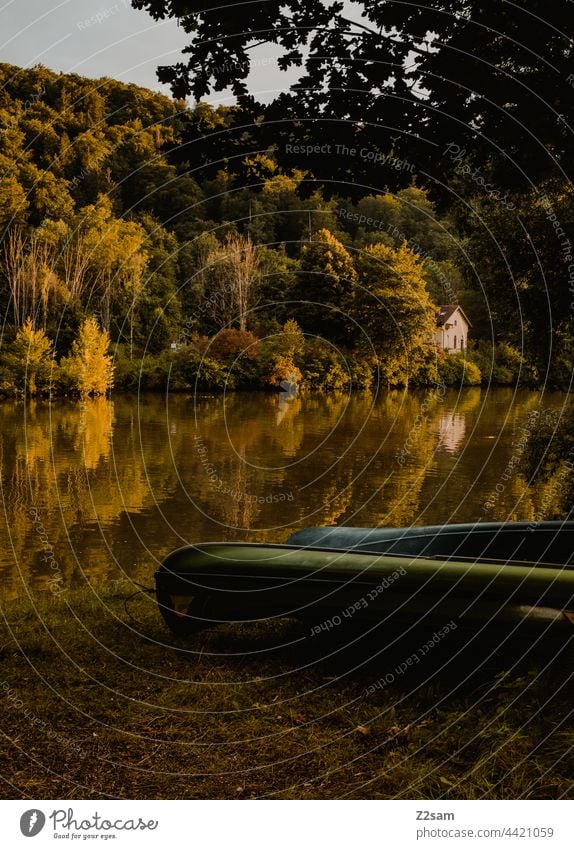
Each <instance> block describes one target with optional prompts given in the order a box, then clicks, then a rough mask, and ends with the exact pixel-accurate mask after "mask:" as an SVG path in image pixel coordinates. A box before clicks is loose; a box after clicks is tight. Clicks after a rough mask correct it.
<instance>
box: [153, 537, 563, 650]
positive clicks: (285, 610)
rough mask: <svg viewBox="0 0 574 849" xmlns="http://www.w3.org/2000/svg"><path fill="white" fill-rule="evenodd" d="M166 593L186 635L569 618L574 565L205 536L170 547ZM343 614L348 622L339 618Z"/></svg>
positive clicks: (161, 595) (172, 620) (163, 583)
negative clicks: (288, 622) (276, 622)
mask: <svg viewBox="0 0 574 849" xmlns="http://www.w3.org/2000/svg"><path fill="white" fill-rule="evenodd" d="M156 586H157V593H158V602H159V604H160V609H161V611H162V615H163V616H164V619H165V621H166V623H167V624H168V625H169V627H170V628H171V629H172V630H173V631H175V632H176V633H178V634H185V633H191V632H193V631H195V630H198V629H200V628H202V627H209V626H211V625H215V624H218V623H220V622H229V621H250V620H256V619H262V618H269V617H285V616H289V617H296V618H298V619H301V620H303V621H305V622H307V623H309V624H313V623H314V624H315V625H318V624H320V623H322V622H326V621H329V620H333V619H334V620H335V624H344V623H345V622H347V623H349V622H351V621H353V622H355V623H357V622H359V621H368V622H373V621H374V622H381V623H384V622H385V621H386V620H390V619H392V620H396V619H397V618H400V619H403V620H408V621H411V622H412V621H417V620H418V619H420V618H421V617H433V618H437V619H444V618H453V617H456V618H457V619H459V620H463V621H464V623H468V624H471V623H480V622H482V623H487V622H491V623H494V622H512V621H518V620H524V619H526V620H528V621H529V622H531V623H532V624H533V625H540V624H541V623H546V624H548V623H550V622H552V623H553V624H554V625H557V624H560V625H563V626H567V627H571V625H570V623H569V620H568V617H567V616H566V615H565V614H564V613H563V611H565V610H568V609H570V608H571V607H572V606H574V571H573V570H571V569H568V568H564V567H562V568H556V567H551V566H541V565H533V564H526V563H520V564H511V565H506V564H500V563H483V562H480V563H472V562H468V561H466V562H465V561H456V560H450V559H444V558H438V559H434V560H431V559H428V558H423V557H420V556H418V557H412V556H400V555H397V554H392V555H389V554H379V553H372V552H364V551H353V550H339V549H335V548H329V549H319V548H315V547H309V548H302V547H300V546H293V545H269V546H264V545H252V544H224V543H206V544H203V545H197V546H186V547H184V548H182V549H178V550H177V551H175V552H173V553H172V554H170V555H169V556H168V557H167V558H166V559H165V561H164V562H163V563H162V565H161V567H160V569H159V570H158V572H157V573H156ZM339 620H340V622H339Z"/></svg>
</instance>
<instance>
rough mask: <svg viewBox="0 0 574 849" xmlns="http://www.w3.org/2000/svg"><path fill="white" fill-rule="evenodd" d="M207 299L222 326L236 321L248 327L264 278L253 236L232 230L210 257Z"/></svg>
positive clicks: (241, 327)
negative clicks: (250, 311)
mask: <svg viewBox="0 0 574 849" xmlns="http://www.w3.org/2000/svg"><path fill="white" fill-rule="evenodd" d="M206 265H207V269H206V274H207V275H208V282H207V286H206V292H205V298H206V303H208V304H209V305H210V309H211V311H212V314H213V315H214V317H215V315H217V317H218V318H219V327H224V326H225V325H227V324H231V323H235V322H237V324H238V325H239V329H240V330H242V331H244V330H246V329H247V315H248V312H249V309H250V307H251V305H252V303H253V299H254V295H255V288H256V285H257V283H258V281H259V278H260V272H261V269H260V260H259V252H258V250H257V248H256V246H255V245H254V244H253V241H252V240H251V237H250V236H242V235H239V234H237V233H231V234H229V235H228V236H227V237H226V239H225V242H224V244H223V245H219V246H218V247H217V248H215V249H214V250H212V251H211V252H210V253H209V254H208V256H207V260H206Z"/></svg>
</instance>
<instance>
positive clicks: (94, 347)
mask: <svg viewBox="0 0 574 849" xmlns="http://www.w3.org/2000/svg"><path fill="white" fill-rule="evenodd" d="M109 345H110V335H109V333H108V332H107V330H100V328H99V326H98V323H97V321H96V320H95V318H91V317H90V318H87V319H85V321H84V322H83V323H82V325H81V327H80V330H79V334H78V338H77V339H76V340H74V342H73V344H72V350H71V353H70V355H69V356H68V357H64V358H63V359H62V361H61V363H60V366H61V369H62V373H63V375H64V376H65V377H66V378H67V379H68V381H69V382H70V384H71V385H72V387H73V388H74V389H75V390H76V391H77V392H79V394H80V395H81V396H82V397H86V396H87V395H104V394H105V393H106V392H107V391H108V389H111V387H112V385H113V375H114V366H113V362H112V358H111V357H110V356H109V354H108V349H109Z"/></svg>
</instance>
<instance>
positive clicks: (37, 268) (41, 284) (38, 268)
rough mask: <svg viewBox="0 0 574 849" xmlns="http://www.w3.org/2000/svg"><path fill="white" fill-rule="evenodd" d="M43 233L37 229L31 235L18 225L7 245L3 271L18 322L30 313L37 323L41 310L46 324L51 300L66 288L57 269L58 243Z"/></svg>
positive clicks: (20, 323)
mask: <svg viewBox="0 0 574 849" xmlns="http://www.w3.org/2000/svg"><path fill="white" fill-rule="evenodd" d="M43 235H44V234H43V232H42V230H40V229H37V230H35V231H34V232H33V233H32V235H31V236H30V238H28V239H27V238H25V236H24V232H23V230H22V229H21V228H20V227H15V228H13V229H12V230H10V232H9V234H8V238H7V239H6V242H5V245H4V257H3V263H2V271H3V272H4V276H5V278H6V280H7V282H8V287H9V291H10V297H11V300H12V312H13V316H14V324H15V325H16V326H21V325H22V324H23V323H24V321H25V319H26V317H27V316H31V317H32V319H31V320H32V322H33V325H35V324H36V322H37V321H38V320H39V318H40V313H41V315H42V323H43V326H44V328H46V324H47V319H48V311H49V306H50V300H51V299H52V298H53V297H54V296H55V294H56V293H58V292H60V293H61V290H62V286H61V283H60V280H59V278H58V276H57V274H56V271H55V263H56V250H55V246H54V245H53V244H51V243H50V241H48V240H46V239H44V238H43Z"/></svg>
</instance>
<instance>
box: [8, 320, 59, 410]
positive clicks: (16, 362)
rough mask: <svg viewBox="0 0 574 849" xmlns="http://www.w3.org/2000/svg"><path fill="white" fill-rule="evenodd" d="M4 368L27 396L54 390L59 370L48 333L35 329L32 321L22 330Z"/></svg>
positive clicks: (19, 331)
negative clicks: (53, 386)
mask: <svg viewBox="0 0 574 849" xmlns="http://www.w3.org/2000/svg"><path fill="white" fill-rule="evenodd" d="M2 365H3V366H4V367H5V368H6V369H7V371H8V376H9V377H10V378H12V379H14V380H15V382H16V386H17V388H18V389H20V390H21V391H23V392H24V393H25V394H26V395H30V396H34V395H36V394H37V393H38V392H39V391H48V390H49V389H50V388H51V386H52V383H53V377H54V369H55V362H54V353H53V349H52V342H51V340H50V339H48V337H47V336H46V334H45V332H44V330H35V329H34V324H33V322H32V319H31V318H28V319H27V320H26V322H25V324H24V326H23V327H21V328H20V329H19V330H18V333H17V334H16V339H15V340H14V342H13V343H12V345H11V346H10V347H9V349H8V352H7V353H5V354H4V356H3V357H2Z"/></svg>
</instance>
